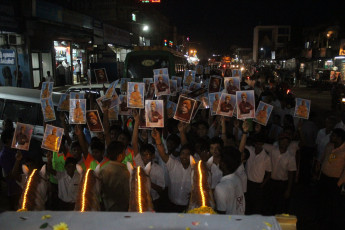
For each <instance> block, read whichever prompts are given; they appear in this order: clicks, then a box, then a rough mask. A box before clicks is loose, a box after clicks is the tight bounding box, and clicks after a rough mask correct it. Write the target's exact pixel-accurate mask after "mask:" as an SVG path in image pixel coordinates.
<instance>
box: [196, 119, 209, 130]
mask: <svg viewBox="0 0 345 230" xmlns="http://www.w3.org/2000/svg"><path fill="white" fill-rule="evenodd" d="M199 125H203V126H205V127H206V128H207V129H209V125H208V123H207V122H206V121H199V122H198V123H197V127H199Z"/></svg>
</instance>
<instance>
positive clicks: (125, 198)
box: [99, 141, 129, 212]
mask: <svg viewBox="0 0 345 230" xmlns="http://www.w3.org/2000/svg"><path fill="white" fill-rule="evenodd" d="M107 157H108V158H109V163H108V164H107V165H105V166H104V167H102V168H101V170H100V174H99V177H100V179H101V196H102V200H103V202H104V207H105V211H119V212H127V211H128V206H129V172H128V170H127V168H126V166H125V165H124V164H122V163H121V162H122V161H123V160H124V159H125V146H124V145H123V144H122V143H121V142H118V141H113V142H111V143H110V144H109V145H108V147H107Z"/></svg>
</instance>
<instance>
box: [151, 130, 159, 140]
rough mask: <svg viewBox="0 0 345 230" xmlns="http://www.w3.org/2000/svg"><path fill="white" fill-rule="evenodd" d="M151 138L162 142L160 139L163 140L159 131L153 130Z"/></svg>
mask: <svg viewBox="0 0 345 230" xmlns="http://www.w3.org/2000/svg"><path fill="white" fill-rule="evenodd" d="M151 136H152V138H153V139H155V140H160V139H161V137H160V134H159V132H158V131H157V129H153V130H152V132H151Z"/></svg>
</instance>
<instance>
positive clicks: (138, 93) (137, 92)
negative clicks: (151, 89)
mask: <svg viewBox="0 0 345 230" xmlns="http://www.w3.org/2000/svg"><path fill="white" fill-rule="evenodd" d="M127 85H128V88H127V93H128V94H127V106H128V108H140V109H142V108H144V95H145V92H144V91H145V83H139V82H128V84H127Z"/></svg>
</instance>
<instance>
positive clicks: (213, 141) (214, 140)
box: [210, 137, 224, 148]
mask: <svg viewBox="0 0 345 230" xmlns="http://www.w3.org/2000/svg"><path fill="white" fill-rule="evenodd" d="M214 144H219V145H220V147H221V148H223V146H224V141H223V140H222V138H220V137H212V139H211V140H210V145H214Z"/></svg>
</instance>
